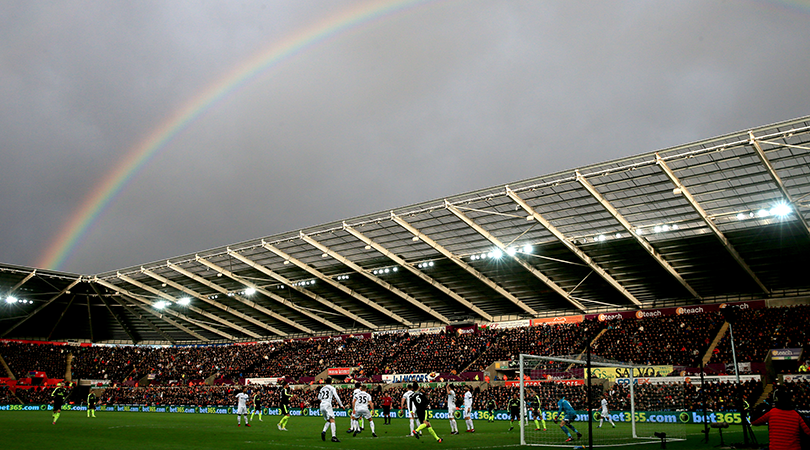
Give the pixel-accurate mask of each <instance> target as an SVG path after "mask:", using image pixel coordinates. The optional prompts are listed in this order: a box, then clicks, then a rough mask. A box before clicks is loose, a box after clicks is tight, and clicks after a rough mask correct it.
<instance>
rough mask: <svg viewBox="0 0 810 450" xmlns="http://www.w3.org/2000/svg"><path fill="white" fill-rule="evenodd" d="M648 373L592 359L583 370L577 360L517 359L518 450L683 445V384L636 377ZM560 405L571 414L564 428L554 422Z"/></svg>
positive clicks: (641, 369)
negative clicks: (530, 448)
mask: <svg viewBox="0 0 810 450" xmlns="http://www.w3.org/2000/svg"><path fill="white" fill-rule="evenodd" d="M649 370H650V368H649V367H646V366H638V365H633V364H628V363H624V362H620V361H612V360H606V359H603V358H597V357H594V359H592V360H591V361H590V365H589V364H588V362H586V361H585V360H583V358H582V355H578V356H577V355H573V356H561V357H552V356H535V355H527V354H521V355H520V372H519V373H520V376H519V379H520V382H519V383H518V387H517V388H518V389H519V398H520V399H521V411H522V414H523V417H524V420H521V424H520V425H521V427H520V443H521V445H536V446H546V447H562V448H572V447H573V448H600V447H620V446H628V445H634V444H645V443H651V442H661V439H662V437H664V436H665V439H666V440H667V441H674V440H684V439H685V438H686V425H685V421H684V418H685V417H688V416H689V415H688V414H686V415H684V414H683V413H684V411H686V392H685V389H684V385H683V382H680V383H678V382H673V383H667V382H666V379H665V377H660V378H655V377H652V378H651V377H649V376H645V377H640V376H639V375H643V374H647V373H649ZM611 375H612V376H611ZM653 381H654V382H653ZM603 399H604V400H605V402H606V404H607V410H608V414H607V415H605V417H602V411H603V409H602V405H603V403H602V400H603ZM560 402H564V403H565V402H567V403H568V404H570V406H571V408H572V409H573V411H574V413H573V416H571V414H568V417H565V418H566V419H568V420H567V421H566V423H565V426H563V421H562V420H559V419H560V417H559V413H558V412H559V411H560V409H561V408H560ZM563 409H564V408H563ZM535 419H538V420H535ZM544 423H545V428H544ZM569 438H570V440H568V439H569Z"/></svg>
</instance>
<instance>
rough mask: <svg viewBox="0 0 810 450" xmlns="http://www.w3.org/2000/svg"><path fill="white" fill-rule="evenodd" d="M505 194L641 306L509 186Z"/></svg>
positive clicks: (635, 302)
mask: <svg viewBox="0 0 810 450" xmlns="http://www.w3.org/2000/svg"><path fill="white" fill-rule="evenodd" d="M506 195H507V196H508V197H509V198H511V199H512V200H514V201H515V203H517V204H518V205H520V207H521V208H523V210H524V211H526V212H527V213H529V215H530V216H531V217H532V218H533V219H534V220H536V221H537V222H538V223H539V224H540V225H542V226H543V227H545V229H546V230H548V232H549V233H551V234H553V235H554V237H556V238H557V240H559V241H560V242H561V243H562V244H563V245H564V246H565V247H566V248H567V249H568V250H570V251H571V252H572V253H574V254H575V255H577V257H578V258H579V259H581V260H582V262H584V263H585V264H587V265H588V266H589V267H590V268H591V269H593V271H594V272H596V273H597V274H598V275H599V276H600V277H602V279H604V280H605V281H607V282H608V284H610V285H611V286H613V288H614V289H616V290H617V291H619V292H620V293H621V294H622V295H624V297H625V298H627V299H628V300H630V302H632V303H633V304H634V305H636V306H639V307H640V306H641V302H640V301H639V300H638V299H637V298H636V297H635V296H634V295H633V294H631V293H630V292H629V291H628V290H627V289H625V288H624V286H622V285H621V284H619V282H618V281H616V280H615V279H614V278H613V277H612V276H610V274H609V273H607V271H606V270H605V269H603V268H602V267H601V266H599V265H598V264H596V263H595V262H594V261H593V259H591V257H590V256H588V255H587V254H586V253H585V252H583V251H582V250H580V249H579V247H577V246H576V245H574V243H573V242H571V241H570V240H569V239H567V238H566V237H565V235H564V234H563V233H562V232H561V231H560V230H558V229H557V227H555V226H554V225H552V224H551V222H549V221H548V220H546V218H545V217H543V216H541V215H540V214H539V213H538V212H537V211H536V210H535V209H534V208H532V207H531V206H529V204H528V203H526V201H524V200H523V199H522V198H521V197H520V196H519V195H517V194H516V193H515V191H513V190H511V189H509V186H507V187H506Z"/></svg>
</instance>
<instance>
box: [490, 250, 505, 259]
mask: <svg viewBox="0 0 810 450" xmlns="http://www.w3.org/2000/svg"><path fill="white" fill-rule="evenodd" d="M502 256H503V252H502V251H501V249H499V248H498V249H495V250H493V251H492V257H493V258H495V259H500V258H501V257H502Z"/></svg>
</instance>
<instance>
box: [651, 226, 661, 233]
mask: <svg viewBox="0 0 810 450" xmlns="http://www.w3.org/2000/svg"><path fill="white" fill-rule="evenodd" d="M653 231H655V232H656V233H660V232H661V225H656V226H655V228H653Z"/></svg>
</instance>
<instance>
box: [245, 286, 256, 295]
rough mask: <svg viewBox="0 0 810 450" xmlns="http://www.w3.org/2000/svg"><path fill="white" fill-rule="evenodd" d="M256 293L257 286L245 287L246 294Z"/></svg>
mask: <svg viewBox="0 0 810 450" xmlns="http://www.w3.org/2000/svg"><path fill="white" fill-rule="evenodd" d="M255 293H256V289H255V288H252V287H249V288H247V289H245V295H253V294H255Z"/></svg>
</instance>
